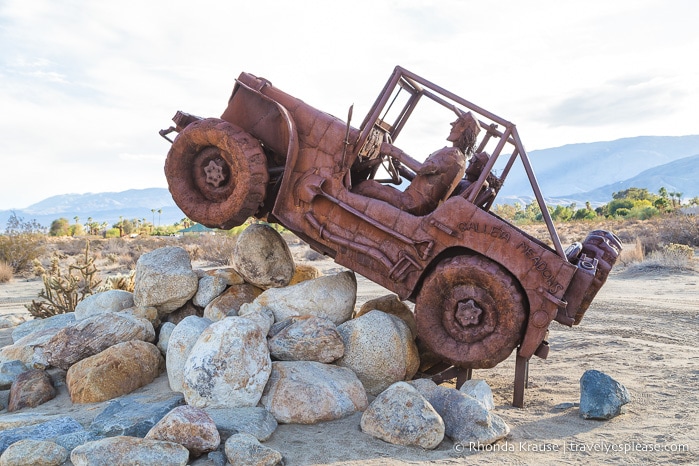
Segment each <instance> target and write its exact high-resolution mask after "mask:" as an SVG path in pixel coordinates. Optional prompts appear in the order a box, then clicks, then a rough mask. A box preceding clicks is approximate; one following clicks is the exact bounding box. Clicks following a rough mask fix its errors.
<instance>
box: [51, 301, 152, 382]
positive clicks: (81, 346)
mask: <svg viewBox="0 0 699 466" xmlns="http://www.w3.org/2000/svg"><path fill="white" fill-rule="evenodd" d="M131 340H140V341H144V342H145V341H147V342H152V341H154V340H155V330H154V329H153V325H152V324H151V323H150V322H149V321H147V320H146V319H141V318H139V317H134V316H131V315H128V314H120V313H119V314H117V313H113V312H108V313H104V314H101V315H96V316H93V317H87V318H84V319H82V320H77V321H76V322H74V323H72V324H70V325H68V326H66V327H64V328H62V329H61V330H59V331H58V332H57V333H56V334H55V335H54V336H53V337H51V339H50V340H49V341H48V342H46V344H45V345H44V346H43V348H44V355H45V357H46V360H47V361H48V363H49V364H50V365H52V366H54V367H60V368H61V369H64V370H68V369H69V368H70V366H72V365H73V364H75V363H76V362H78V361H80V360H83V359H85V358H87V357H90V356H93V355H95V354H97V353H100V352H102V351H104V350H106V349H107V348H109V347H110V346H114V345H116V344H119V343H123V342H126V341H131Z"/></svg>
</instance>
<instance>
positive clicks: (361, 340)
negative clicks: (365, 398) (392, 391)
mask: <svg viewBox="0 0 699 466" xmlns="http://www.w3.org/2000/svg"><path fill="white" fill-rule="evenodd" d="M337 331H338V332H340V335H341V336H342V340H343V341H344V344H345V354H344V356H342V357H341V358H340V359H338V360H337V361H336V362H335V364H337V365H338V366H342V367H348V368H350V369H352V370H353V371H354V373H355V374H357V377H359V380H361V381H362V384H364V387H365V388H366V391H367V393H369V394H371V395H378V394H379V393H381V392H382V391H384V390H385V389H386V388H388V387H389V386H390V385H392V384H393V383H395V382H399V381H401V380H407V379H410V378H412V376H413V375H415V373H416V372H417V369H418V367H419V366H420V360H419V357H418V351H417V346H415V342H414V341H413V337H412V333H411V332H410V328H409V327H408V325H407V324H406V323H405V322H403V321H402V320H401V319H400V318H398V317H396V316H394V315H390V314H386V313H385V312H381V311H376V310H374V311H370V312H368V313H367V314H364V315H362V316H360V317H357V318H356V319H352V320H349V321H347V322H345V323H344V324H342V325H340V326H338V327H337Z"/></svg>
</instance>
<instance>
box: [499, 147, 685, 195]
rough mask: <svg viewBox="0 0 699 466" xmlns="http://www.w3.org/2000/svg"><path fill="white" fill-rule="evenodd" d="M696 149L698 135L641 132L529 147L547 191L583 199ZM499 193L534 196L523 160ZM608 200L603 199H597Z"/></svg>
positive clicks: (540, 181)
mask: <svg viewBox="0 0 699 466" xmlns="http://www.w3.org/2000/svg"><path fill="white" fill-rule="evenodd" d="M696 154H699V135H691V136H639V137H635V138H624V139H617V140H614V141H608V142H592V143H582V144H568V145H565V146H561V147H555V148H551V149H543V150H534V151H531V152H529V153H528V155H529V159H530V161H531V164H532V167H533V168H534V173H535V174H536V177H537V180H538V182H539V186H540V187H541V191H542V193H543V194H544V196H546V197H548V198H564V197H565V198H573V199H574V200H578V201H583V202H585V201H586V200H589V199H586V198H585V197H586V193H588V192H590V191H593V190H596V189H598V188H600V187H602V186H606V185H610V184H614V183H618V182H621V181H624V180H627V179H630V178H633V177H636V176H637V175H640V174H641V173H642V172H644V171H646V170H649V169H652V168H654V167H658V166H661V165H664V164H667V163H670V162H673V161H675V160H678V159H681V158H685V157H690V156H693V155H696ZM678 175H679V173H678ZM638 187H645V186H638ZM655 191H656V192H657V189H656V190H655ZM500 196H502V197H503V198H520V199H521V198H531V197H532V191H531V188H530V186H529V181H528V180H527V178H526V176H525V174H524V170H523V169H522V168H521V163H518V162H517V163H515V165H514V166H513V169H512V172H511V173H510V175H509V176H508V178H507V181H506V182H505V185H504V186H503V188H502V190H501V191H500ZM689 197H692V196H689ZM606 201H607V199H602V200H600V201H599V202H606Z"/></svg>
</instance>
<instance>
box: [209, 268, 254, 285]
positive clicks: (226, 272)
mask: <svg viewBox="0 0 699 466" xmlns="http://www.w3.org/2000/svg"><path fill="white" fill-rule="evenodd" d="M204 275H211V276H212V277H217V278H220V279H222V280H223V281H224V283H225V284H226V285H227V286H234V285H241V284H243V283H245V279H244V278H243V277H242V276H241V275H240V274H239V273H238V271H237V270H235V269H234V268H233V267H223V268H219V269H213V270H206V271H202V274H201V275H200V278H201V277H203V276H204Z"/></svg>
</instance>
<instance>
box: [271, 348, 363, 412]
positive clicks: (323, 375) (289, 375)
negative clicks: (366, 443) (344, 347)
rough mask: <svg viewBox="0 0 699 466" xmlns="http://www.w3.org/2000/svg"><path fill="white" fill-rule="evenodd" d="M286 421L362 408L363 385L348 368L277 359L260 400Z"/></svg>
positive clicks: (361, 409)
mask: <svg viewBox="0 0 699 466" xmlns="http://www.w3.org/2000/svg"><path fill="white" fill-rule="evenodd" d="M260 402H261V403H262V405H263V406H264V407H265V408H267V410H268V411H269V412H270V413H272V415H273V416H274V418H275V419H276V420H277V421H278V422H281V423H287V424H314V423H316V422H321V421H331V420H333V419H340V418H342V417H345V416H347V415H349V414H352V413H354V412H356V411H364V410H365V409H366V407H367V397H366V392H365V391H364V387H363V386H362V384H361V382H360V381H359V379H357V376H356V375H355V374H354V372H352V371H351V370H350V369H347V368H344V367H337V366H333V365H329V364H322V363H319V362H314V361H276V362H273V363H272V375H271V376H270V378H269V383H268V384H267V386H266V387H265V391H264V393H263V395H262V399H261V400H260Z"/></svg>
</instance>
